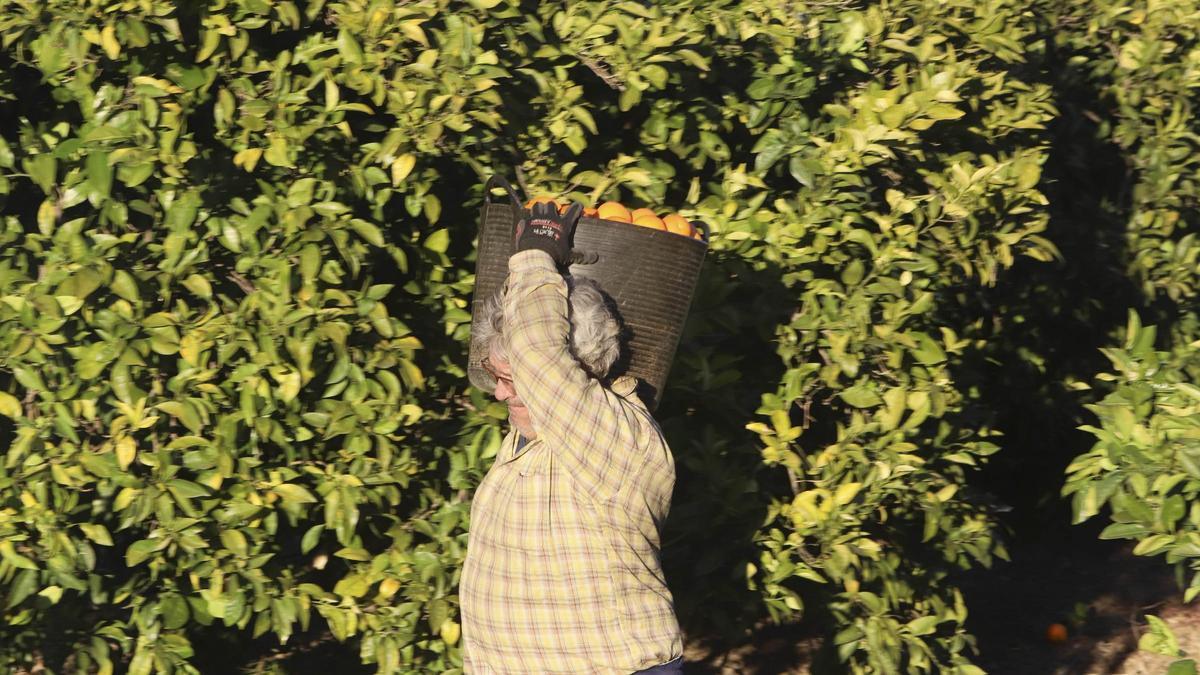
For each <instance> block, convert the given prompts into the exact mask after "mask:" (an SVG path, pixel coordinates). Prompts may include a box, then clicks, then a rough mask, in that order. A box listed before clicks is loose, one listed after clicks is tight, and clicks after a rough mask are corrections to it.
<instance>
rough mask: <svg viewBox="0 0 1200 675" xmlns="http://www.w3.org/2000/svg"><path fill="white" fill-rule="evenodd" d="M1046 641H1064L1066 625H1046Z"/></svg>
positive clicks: (1065, 639) (1065, 638)
mask: <svg viewBox="0 0 1200 675" xmlns="http://www.w3.org/2000/svg"><path fill="white" fill-rule="evenodd" d="M1046 641H1047V642H1055V643H1060V642H1066V641H1067V627H1066V626H1064V625H1062V624H1061V623H1052V624H1050V625H1049V626H1047V627H1046Z"/></svg>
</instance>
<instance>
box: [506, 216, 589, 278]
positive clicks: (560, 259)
mask: <svg viewBox="0 0 1200 675" xmlns="http://www.w3.org/2000/svg"><path fill="white" fill-rule="evenodd" d="M582 213H583V207H582V206H580V205H579V204H578V203H576V204H572V205H571V208H569V209H567V211H566V213H559V212H558V207H557V206H555V204H554V203H553V202H541V203H538V204H534V205H533V208H532V209H530V210H529V211H528V212H526V214H525V217H524V218H522V219H521V221H520V222H519V223H517V233H516V239H517V252H518V253H519V252H521V251H528V250H529V249H531V248H536V249H538V250H539V251H545V252H546V253H549V254H550V257H551V258H553V259H554V263H555V264H556V265H558V266H559V267H560V268H566V267H567V265H568V264H569V263H570V262H571V235H573V234H574V233H575V225H576V224H577V223H578V222H579V216H580V214H582Z"/></svg>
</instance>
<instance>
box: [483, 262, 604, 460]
mask: <svg viewBox="0 0 1200 675" xmlns="http://www.w3.org/2000/svg"><path fill="white" fill-rule="evenodd" d="M566 281H567V319H568V320H569V321H570V323H571V330H570V335H569V340H568V345H567V349H568V350H569V351H570V353H571V356H572V357H574V358H575V360H576V362H578V363H579V365H581V366H583V368H584V370H586V371H587V372H588V374H590V375H591V376H592V377H595V378H597V379H604V378H605V377H607V376H608V375H609V371H610V370H611V369H612V367H613V364H614V363H616V362H617V359H618V358H619V357H620V355H621V325H620V323H619V322H618V321H617V319H616V316H615V314H614V313H613V311H612V309H611V308H610V307H609V304H608V299H607V297H606V296H605V295H604V292H603V291H601V290H600V287H599V286H598V285H597V284H596V282H595V281H592V280H591V279H584V278H576V277H570V276H568V277H566ZM482 317H483V320H482V321H481V322H480V325H478V326H474V327H473V328H472V330H473V332H474V336H473V337H474V339H475V340H476V341H477V343H478V345H479V347H480V348H481V349H482V350H483V353H484V354H486V357H485V359H484V361H483V364H482V365H483V367H484V369H485V370H487V371H488V373H489V374H490V375H491V376H492V379H493V380H495V381H496V391H495V396H496V399H497V400H499V401H501V402H503V403H507V404H508V419H509V421H510V422H512V425H513V427H515V428H516V429H517V431H519V432H520V433H521V435H522V436H524V437H525V438H527V439H529V440H533V439H534V438H536V437H537V432H536V431H535V430H534V428H533V422H532V420H531V419H530V417H529V409H528V408H526V407H525V403H524V401H522V400H521V396H520V392H519V389H520V386H521V385H520V383H514V382H513V379H512V366H511V364H510V363H509V358H508V340H507V336H506V335H505V333H504V307H503V298H502V297H501V296H500V295H496V296H495V297H492V298H489V299H488V300H487V301H486V303H485V304H484V307H483V313H482Z"/></svg>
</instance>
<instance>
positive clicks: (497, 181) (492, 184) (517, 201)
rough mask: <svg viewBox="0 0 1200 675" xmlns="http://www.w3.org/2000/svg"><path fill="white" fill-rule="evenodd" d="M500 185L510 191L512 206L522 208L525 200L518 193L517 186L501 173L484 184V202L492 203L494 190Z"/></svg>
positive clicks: (509, 196)
mask: <svg viewBox="0 0 1200 675" xmlns="http://www.w3.org/2000/svg"><path fill="white" fill-rule="evenodd" d="M498 187H499V188H504V191H505V192H507V193H508V198H509V200H511V201H512V206H513V207H514V208H518V209H519V208H521V204H523V203H524V201H523V200H522V199H521V197H520V195H518V194H517V190H516V188H514V187H513V186H512V183H510V182H508V179H506V178H505V177H504V176H501V175H500V174H495V175H493V176H492V177H491V178H489V179H487V184H486V185H484V186H483V203H484V204H491V203H492V190H495V189H496V188H498Z"/></svg>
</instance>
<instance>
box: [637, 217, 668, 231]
mask: <svg viewBox="0 0 1200 675" xmlns="http://www.w3.org/2000/svg"><path fill="white" fill-rule="evenodd" d="M633 224H634V225H641V226H642V227H648V228H650V229H652V230H665V229H667V226H666V225H664V224H663V221H662V219H661V218H659V217H658V216H654V215H650V216H647V215H641V216H638V217H637V218H634V219H633Z"/></svg>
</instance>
